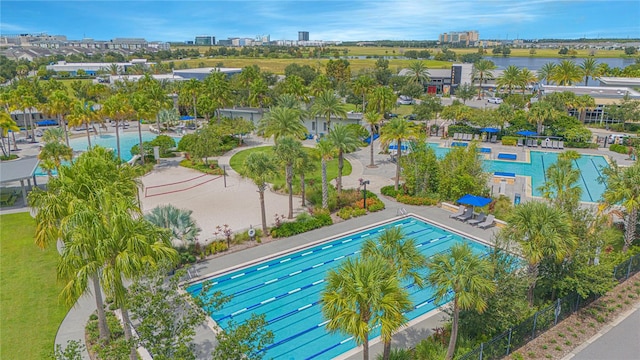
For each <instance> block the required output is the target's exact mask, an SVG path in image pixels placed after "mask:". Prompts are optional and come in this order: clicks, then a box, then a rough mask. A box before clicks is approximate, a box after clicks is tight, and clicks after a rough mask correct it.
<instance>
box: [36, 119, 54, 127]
mask: <svg viewBox="0 0 640 360" xmlns="http://www.w3.org/2000/svg"><path fill="white" fill-rule="evenodd" d="M36 125H38V126H54V125H58V121H56V120H53V119H51V120H41V121H36Z"/></svg>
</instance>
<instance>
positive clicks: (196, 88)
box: [180, 79, 203, 123]
mask: <svg viewBox="0 0 640 360" xmlns="http://www.w3.org/2000/svg"><path fill="white" fill-rule="evenodd" d="M180 90H181V92H180V94H181V95H182V94H184V96H185V97H186V98H187V99H189V100H191V104H192V105H193V118H194V119H195V121H196V123H197V122H198V110H197V108H196V104H197V103H198V97H199V96H200V95H202V92H203V86H202V82H200V81H199V80H197V79H190V80H189V81H186V82H184V83H183V84H182V87H181V89H180Z"/></svg>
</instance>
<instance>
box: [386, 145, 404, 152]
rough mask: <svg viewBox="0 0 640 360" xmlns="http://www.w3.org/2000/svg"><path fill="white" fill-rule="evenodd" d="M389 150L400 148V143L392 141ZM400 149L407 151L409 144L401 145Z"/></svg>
mask: <svg viewBox="0 0 640 360" xmlns="http://www.w3.org/2000/svg"><path fill="white" fill-rule="evenodd" d="M389 150H398V144H396V143H392V144H391V145H389ZM400 150H402V151H406V150H407V144H402V145H400Z"/></svg>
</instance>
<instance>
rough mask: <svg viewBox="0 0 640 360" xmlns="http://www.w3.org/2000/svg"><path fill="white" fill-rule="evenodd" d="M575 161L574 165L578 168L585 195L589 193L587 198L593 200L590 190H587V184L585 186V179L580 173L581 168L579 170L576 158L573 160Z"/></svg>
mask: <svg viewBox="0 0 640 360" xmlns="http://www.w3.org/2000/svg"><path fill="white" fill-rule="evenodd" d="M573 162H575V163H576V167H577V168H578V172H579V173H580V178H581V179H582V184H583V185H584V189H585V190H587V195H589V199H590V200H591V202H593V196H591V191H589V186H587V180H585V179H584V175H582V170H580V165H578V160H573Z"/></svg>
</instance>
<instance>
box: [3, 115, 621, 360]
mask: <svg viewBox="0 0 640 360" xmlns="http://www.w3.org/2000/svg"><path fill="white" fill-rule="evenodd" d="M134 131H135V132H137V130H136V128H135V127H134V128H132V129H129V130H128V132H134ZM78 136H82V134H79V135H78ZM429 142H434V143H436V142H437V143H439V144H441V146H445V147H448V146H449V145H450V143H451V141H450V140H441V139H440V138H434V137H432V138H430V139H429ZM247 143H248V144H247V145H249V146H260V145H264V144H266V143H268V142H266V141H264V140H262V139H259V138H255V137H250V138H249V139H248V140H247ZM305 145H306V146H314V142H313V141H312V140H307V141H305ZM378 145H379V142H378V141H376V142H374V146H375V148H376V151H375V155H374V159H375V164H376V165H377V167H376V168H369V167H367V166H366V165H368V164H369V156H370V149H369V147H365V148H362V149H360V150H359V151H357V152H355V153H352V154H348V155H346V158H347V159H348V160H349V161H350V162H351V164H352V173H351V175H349V176H346V177H344V178H343V186H344V187H345V188H353V187H357V186H358V184H359V179H365V180H369V181H370V185H369V186H367V189H368V190H371V191H374V192H376V193H379V189H380V188H381V187H382V186H385V185H391V184H393V179H394V176H395V166H396V165H395V163H393V162H392V161H391V158H390V156H389V155H385V154H379V153H378V150H379V149H378ZM19 146H20V148H21V149H22V150H21V151H20V152H19V153H18V154H19V155H20V156H22V157H24V156H35V155H37V153H38V151H39V146H38V145H37V143H36V144H20V145H19ZM480 146H481V147H491V148H492V153H491V155H489V156H490V158H492V159H493V158H495V157H496V156H497V154H498V153H500V152H504V153H517V154H521V153H522V154H527V155H528V151H527V150H539V151H551V152H554V151H557V152H561V151H562V150H551V149H540V148H532V149H529V148H526V149H525V148H516V147H513V146H502V145H500V144H489V143H480ZM246 148H247V147H243V148H240V149H238V150H235V151H239V150H243V149H246ZM565 150H566V149H565ZM578 152H580V153H584V154H589V155H603V156H605V157H608V158H612V159H615V160H616V161H617V162H618V164H620V165H623V166H626V165H630V164H631V163H632V162H631V161H630V160H627V159H626V158H627V156H626V155H623V154H617V153H614V152H611V151H609V150H608V149H578ZM233 153H234V152H231V153H229V154H225V155H224V156H221V157H220V158H219V159H218V161H219V164H220V165H226V166H227V168H228V164H229V159H230V157H231V155H232V154H233ZM519 157H520V156H519ZM228 174H229V176H228V177H227V185H228V186H227V188H225V187H224V186H223V184H222V182H221V181H219V180H220V179H218V180H215V181H212V182H211V183H210V184H211V187H210V188H205V187H204V186H205V185H202V187H200V186H199V187H197V188H195V189H192V190H188V191H181V192H177V193H173V194H169V195H166V196H158V197H151V198H148V199H153V200H144V199H143V208H145V209H147V210H148V209H150V208H151V207H153V206H154V205H157V204H159V203H172V204H182V206H183V207H188V208H195V209H196V210H198V211H194V215H196V220H197V221H198V223H199V224H201V227H203V230H204V229H206V230H205V231H206V232H205V231H203V237H206V236H207V233H208V234H211V231H212V230H211V227H210V226H213V225H218V224H224V223H225V222H224V221H225V220H224V219H225V217H226V216H228V219H230V220H228V222H232V223H231V224H230V225H231V227H232V229H233V230H235V231H237V230H241V229H243V228H248V225H253V226H256V225H257V224H259V220H255V219H259V218H257V217H255V218H254V215H255V214H253V213H251V214H250V215H249V216H247V211H246V210H247V208H253V209H254V210H255V208H257V194H256V191H255V186H253V185H252V184H250V183H248V182H247V181H246V180H244V179H241V178H240V176H239V175H238V174H237V173H235V172H234V171H232V170H230V171H228ZM169 175H170V176H169ZM191 175H193V173H190V170H188V169H184V168H180V167H178V165H177V162H176V161H170V160H167V161H164V160H163V161H162V162H161V165H160V166H159V167H158V168H157V170H154V172H152V173H151V174H150V175H148V176H147V177H146V179H145V180H143V181H146V182H147V183H148V184H152V183H153V182H154V181H158V183H169V182H173V181H180V180H184V179H188V178H190V177H191ZM154 176H156V177H157V178H154ZM159 179H162V182H160V180H159ZM44 182H46V178H45V177H39V178H38V183H44ZM230 185H231V186H230ZM490 186H491V189H492V193H496V192H497V187H496V185H495V184H490ZM526 186H527V184H526V181H525V178H524V177H516V180H515V181H514V183H513V184H510V185H508V186H507V187H506V189H505V194H506V195H507V196H509V197H511V198H512V199H513V196H514V194H515V193H521V194H522V195H525V196H524V197H523V198H522V201H527V200H528V196H526V193H527V192H526V191H522V190H523V189H525V190H526ZM230 188H231V189H230ZM193 190H196V192H195V193H194V194H195V195H194V194H191V193H189V192H190V191H193ZM205 190H206V191H205ZM205 194H206V196H204V195H205ZM529 194H530V192H529ZM225 196H227V197H225ZM268 196H270V197H273V199H271V198H269V200H267V201H268V202H267V204H268V205H267V211H268V214H267V220H268V221H269V222H272V221H271V220H272V219H273V214H274V213H278V214H286V209H287V205H286V204H287V202H286V198H287V197H286V196H284V195H279V194H274V193H270V194H269V195H268ZM159 198H162V199H161V201H159V200H160V199H159ZM381 199H382V200H383V201H384V202H385V204H386V209H385V210H383V211H380V212H377V213H372V214H369V215H367V216H364V217H359V218H355V219H350V220H347V221H344V222H340V223H337V224H334V225H332V226H328V227H325V228H321V229H317V230H313V231H310V232H307V233H304V234H300V235H296V236H293V237H290V238H286V239H278V240H274V241H270V242H268V243H263V244H261V245H259V246H252V247H248V248H245V249H242V250H240V251H234V252H231V253H228V254H225V255H224V256H219V257H216V258H212V259H209V260H206V261H203V262H200V263H198V264H197V265H196V269H197V271H198V273H199V274H200V275H206V274H211V273H215V272H220V271H223V270H224V269H228V268H230V267H237V266H239V265H240V264H243V263H247V262H250V261H255V260H256V259H260V258H266V257H272V256H277V254H279V253H283V252H287V251H290V250H291V249H292V248H296V247H301V246H305V245H309V244H311V243H314V242H317V241H319V240H321V239H329V238H332V237H335V236H338V235H340V234H344V233H348V232H353V231H355V230H357V229H359V228H363V227H368V226H370V225H372V224H375V223H378V222H382V221H387V220H390V219H393V218H396V217H397V216H398V211H399V209H400V208H403V209H405V210H406V211H407V212H409V213H414V214H416V215H419V216H422V217H425V218H427V219H430V220H431V221H434V222H436V223H439V224H443V225H445V226H447V227H450V228H452V229H453V230H455V231H458V232H462V233H467V234H469V235H472V236H475V237H478V238H479V239H481V240H483V241H486V242H491V241H492V239H493V235H494V233H495V231H496V230H495V228H490V229H488V230H481V229H478V228H475V227H472V226H470V225H468V224H465V223H461V222H458V221H455V220H452V219H449V217H448V215H449V214H450V212H448V211H446V210H444V209H441V208H438V207H418V206H410V205H404V204H400V203H397V202H395V201H394V200H392V199H387V198H385V197H381ZM155 202H157V203H155ZM216 203H217V204H224V205H226V206H216ZM234 203H235V204H240V205H241V207H240V210H237V209H235V210H231V208H233V206H229V205H228V204H234ZM246 204H249V205H246ZM16 205H17V206H15V207H12V208H5V209H1V210H0V214H5V213H10V212H20V211H28V208H26V207H23V206H24V205H23V204H16ZM18 205H19V206H18ZM294 206H296V209H295V211H296V212H297V213H298V212H302V211H306V209H305V208H302V207H300V206H299V199H298V198H295V199H294ZM205 224H206V225H205ZM94 309H95V300H94V298H93V296H92V295H87V296H84V297H82V298H81V299H80V300H79V301H78V302H77V303H76V305H75V306H74V307H73V308H72V309H71V310H70V311H69V313H68V314H67V316H66V317H65V319H64V320H63V322H62V324H61V325H60V328H59V329H58V333H57V335H56V344H61V345H63V346H64V345H65V344H66V342H67V341H68V340H83V338H84V324H86V322H87V320H88V318H89V315H90V314H91V313H92V312H93V311H94ZM432 315H433V316H431V317H429V318H427V319H423V320H421V321H420V320H419V321H417V323H416V324H412V326H411V327H408V328H405V329H404V330H403V331H401V332H400V333H398V334H396V335H395V336H394V340H393V341H394V345H395V346H403V347H408V346H412V345H414V344H415V343H417V342H418V341H419V340H421V339H423V338H425V337H426V336H427V335H428V334H429V333H430V331H431V329H433V328H435V327H437V326H440V325H439V324H441V321H442V320H443V318H444V316H443V314H442V313H440V312H434V313H432ZM212 335H213V333H212V332H211V330H209V329H208V328H207V327H206V326H201V327H200V328H199V329H198V331H197V334H196V338H195V343H196V344H197V349H198V353H199V357H198V358H201V359H205V358H209V357H210V354H211V351H212V349H213V346H214V345H215V343H214V341H215V340H214V338H213V336H212ZM381 352H382V344H381V343H376V342H373V343H372V344H371V354H372V355H375V354H378V353H381ZM360 357H361V355H360V354H359V350H358V349H355V350H354V351H353V352H349V353H347V354H345V355H344V356H343V357H342V358H344V359H357V358H360ZM85 358H88V355H87V354H86V353H85Z"/></svg>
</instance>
